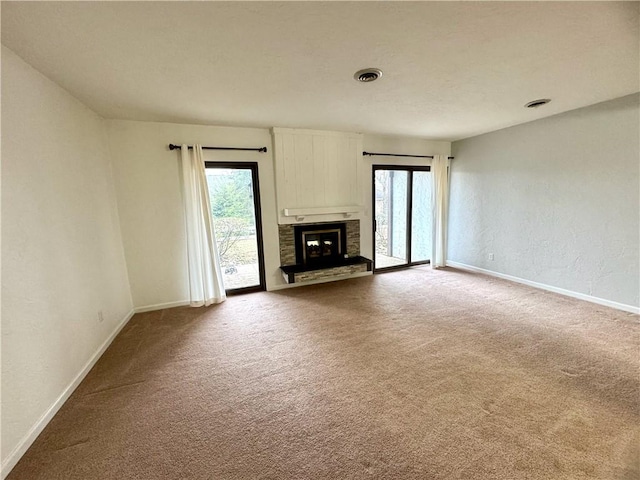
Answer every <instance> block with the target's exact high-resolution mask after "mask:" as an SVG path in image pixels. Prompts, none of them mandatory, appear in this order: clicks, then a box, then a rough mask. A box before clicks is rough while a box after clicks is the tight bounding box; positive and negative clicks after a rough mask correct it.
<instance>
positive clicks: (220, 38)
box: [2, 1, 640, 141]
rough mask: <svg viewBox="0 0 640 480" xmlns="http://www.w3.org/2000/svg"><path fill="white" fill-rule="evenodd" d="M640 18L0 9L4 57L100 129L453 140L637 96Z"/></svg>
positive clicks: (339, 6) (376, 8)
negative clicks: (369, 70)
mask: <svg viewBox="0 0 640 480" xmlns="http://www.w3.org/2000/svg"><path fill="white" fill-rule="evenodd" d="M638 5H639V3H638V2H586V3H582V2H151V1H149V2H26V1H25V2H2V43H3V44H4V45H5V46H7V47H8V48H10V49H11V50H13V51H14V52H15V53H17V54H18V55H20V56H21V57H22V58H23V59H25V60H26V61H27V62H28V63H29V64H31V65H32V66H34V67H35V68H36V69H37V70H39V71H40V72H42V73H43V74H45V75H46V76H47V77H49V78H51V79H52V80H54V81H55V82H56V83H58V84H59V85H61V86H62V87H64V88H65V89H67V90H68V91H69V92H71V94H73V95H74V96H75V97H76V98H78V99H80V100H81V101H82V102H83V103H85V104H86V105H87V106H89V107H90V108H92V109H93V110H94V111H96V112H97V113H99V114H100V115H102V116H103V117H105V118H117V119H132V120H147V121H163V122H179V123H197V124H211V125H229V126H251V127H271V126H279V127H296V128H313V129H327V130H340V131H350V132H363V133H377V134H388V135H408V136H419V137H422V138H428V139H438V140H449V141H451V140H456V139H461V138H466V137H469V136H473V135H477V134H480V133H485V132H488V131H493V130H497V129H500V128H504V127H507V126H510V125H515V124H518V123H523V122H527V121H530V120H534V119H537V118H541V117H545V116H549V115H553V114H556V113H560V112H563V111H567V110H572V109H575V108H579V107H583V106H586V105H591V104H594V103H597V102H601V101H605V100H609V99H612V98H617V97H620V96H623V95H627V94H631V93H635V92H637V91H639V90H640V86H639V41H640V37H639V27H638V15H639V9H638ZM365 67H378V68H381V69H382V70H383V71H384V75H383V77H382V78H381V79H379V80H378V81H376V82H373V83H369V84H363V83H358V82H356V81H355V80H354V79H353V74H354V73H355V71H356V70H359V69H361V68H365ZM538 98H551V99H552V100H553V101H552V102H551V103H550V104H548V105H546V106H543V107H540V108H538V109H525V108H524V107H523V106H524V104H525V103H527V102H528V101H530V100H534V99H538Z"/></svg>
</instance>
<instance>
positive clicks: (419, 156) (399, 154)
mask: <svg viewBox="0 0 640 480" xmlns="http://www.w3.org/2000/svg"><path fill="white" fill-rule="evenodd" d="M362 155H363V156H365V157H367V156H368V157H371V156H373V155H378V156H380V157H412V158H431V159H433V155H404V154H401V153H371V152H362ZM447 158H448V159H449V160H453V158H454V157H447Z"/></svg>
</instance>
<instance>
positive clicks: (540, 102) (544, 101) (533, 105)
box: [525, 98, 551, 108]
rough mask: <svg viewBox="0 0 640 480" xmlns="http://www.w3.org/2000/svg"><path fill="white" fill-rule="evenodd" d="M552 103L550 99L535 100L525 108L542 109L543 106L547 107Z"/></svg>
mask: <svg viewBox="0 0 640 480" xmlns="http://www.w3.org/2000/svg"><path fill="white" fill-rule="evenodd" d="M550 101H551V99H550V98H541V99H539V100H534V101H532V102H529V103H527V104H526V105H525V107H527V108H538V107H541V106H542V105H546V104H547V103H549V102H550Z"/></svg>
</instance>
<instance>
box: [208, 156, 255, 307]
mask: <svg viewBox="0 0 640 480" xmlns="http://www.w3.org/2000/svg"><path fill="white" fill-rule="evenodd" d="M205 166H206V174H207V183H208V186H209V196H210V200H211V211H212V214H213V227H214V230H215V236H216V243H217V245H218V252H219V254H220V262H221V264H222V277H223V281H224V287H225V290H226V291H227V293H228V294H233V293H240V292H247V291H254V290H264V259H263V247H262V227H261V222H260V218H261V216H260V193H259V192H260V189H259V186H258V164H257V163H246V162H232V163H229V162H206V163H205Z"/></svg>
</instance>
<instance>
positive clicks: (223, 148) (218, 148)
mask: <svg viewBox="0 0 640 480" xmlns="http://www.w3.org/2000/svg"><path fill="white" fill-rule="evenodd" d="M187 147H188V148H193V145H187ZM181 149H182V147H181V146H180V145H174V144H173V143H170V144H169V150H181ZM202 149H203V150H243V151H249V152H263V153H265V152H266V151H267V147H261V148H238V147H202Z"/></svg>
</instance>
